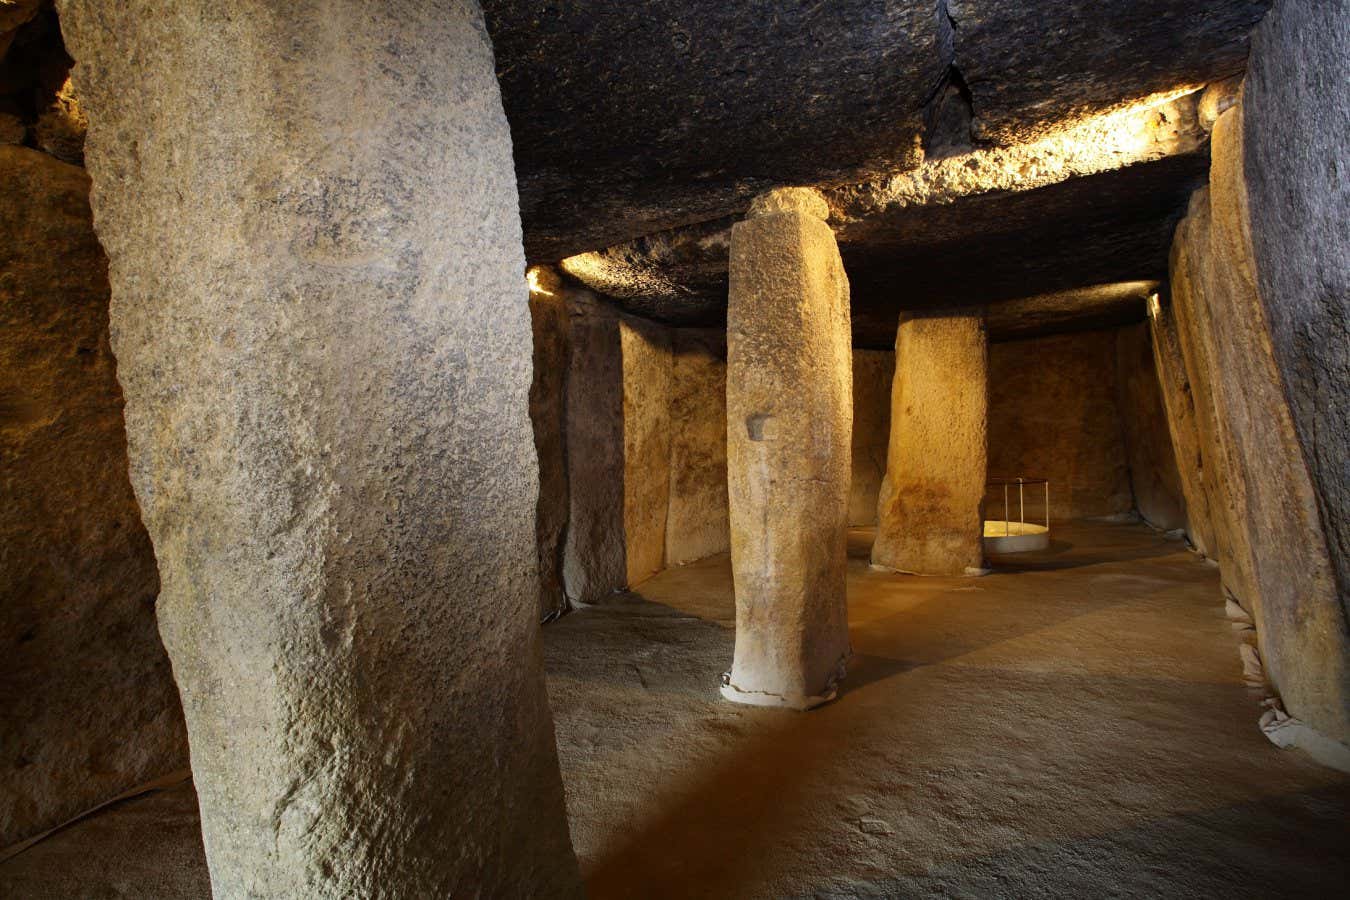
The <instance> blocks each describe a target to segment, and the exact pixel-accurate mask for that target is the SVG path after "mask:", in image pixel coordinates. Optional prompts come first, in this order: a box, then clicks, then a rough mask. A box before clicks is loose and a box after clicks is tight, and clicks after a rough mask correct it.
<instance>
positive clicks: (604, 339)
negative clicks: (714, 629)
mask: <svg viewBox="0 0 1350 900" xmlns="http://www.w3.org/2000/svg"><path fill="white" fill-rule="evenodd" d="M566 304H567V322H568V331H567V340H568V349H567V354H568V355H567V359H568V362H567V383H566V388H565V391H564V401H565V403H566V409H565V413H564V415H565V418H566V429H565V438H566V451H565V452H566V460H567V497H568V510H567V530H566V539H565V541H564V546H563V586H564V589H565V590H566V592H567V597H568V598H569V599H570V600H571V601H573V602H576V603H600V602H603V601H604V600H605V599H607V598H608V597H610V596H611V595H612V594H613V593H614V592H615V591H620V590H623V588H625V587H626V586H627V584H628V563H627V555H626V548H625V546H624V482H623V476H624V435H623V371H624V369H623V351H622V344H621V339H620V326H619V315H618V313H617V312H615V310H614V309H613V307H611V306H609V305H607V304H605V303H602V302H601V301H600V300H599V299H598V298H597V297H596V296H595V295H594V294H592V293H590V292H589V291H571V292H569V293H568V294H567V297H566Z"/></svg>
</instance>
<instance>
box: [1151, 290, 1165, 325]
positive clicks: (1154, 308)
mask: <svg viewBox="0 0 1350 900" xmlns="http://www.w3.org/2000/svg"><path fill="white" fill-rule="evenodd" d="M1160 312H1162V304H1161V303H1160V302H1159V301H1158V295H1157V294H1156V293H1154V294H1149V295H1148V317H1149V318H1150V319H1156V318H1158V313H1160Z"/></svg>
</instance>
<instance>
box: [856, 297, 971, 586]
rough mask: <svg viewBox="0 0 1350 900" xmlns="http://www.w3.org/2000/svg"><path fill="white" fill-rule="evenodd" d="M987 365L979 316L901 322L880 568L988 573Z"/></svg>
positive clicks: (880, 514)
mask: <svg viewBox="0 0 1350 900" xmlns="http://www.w3.org/2000/svg"><path fill="white" fill-rule="evenodd" d="M988 357H989V354H988V348H987V341H986V337H985V330H984V323H983V321H981V319H980V317H979V316H978V315H969V314H953V315H941V314H934V315H923V316H912V315H902V316H901V318H900V325H899V328H898V329H897V331H896V338H895V384H894V387H893V389H892V393H891V445H890V453H889V455H888V457H887V461H886V477H885V478H884V479H882V482H881V499H880V501H879V502H878V506H877V539H876V543H875V544H874V545H873V546H872V564H873V565H875V566H877V567H879V568H884V569H891V570H893V571H897V572H909V573H914V574H918V575H969V574H978V573H979V572H980V571H982V569H983V566H984V542H983V533H984V527H983V522H982V521H981V516H980V503H981V501H982V500H983V498H984V485H985V479H986V478H987V475H988V473H987V471H986V469H987V465H988V463H987V460H988V451H989V447H988V421H989V386H988V382H989V358H988Z"/></svg>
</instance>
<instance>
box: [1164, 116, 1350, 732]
mask: <svg viewBox="0 0 1350 900" xmlns="http://www.w3.org/2000/svg"><path fill="white" fill-rule="evenodd" d="M1243 116H1244V111H1243V109H1242V107H1241V106H1239V107H1235V108H1233V109H1230V110H1228V111H1227V112H1225V113H1223V114H1222V115H1220V116H1219V119H1218V120H1217V122H1216V123H1215V126H1214V164H1213V168H1212V170H1211V175H1210V182H1211V186H1210V190H1209V191H1208V192H1201V193H1199V194H1197V197H1196V198H1195V200H1194V201H1193V202H1192V205H1191V214H1190V216H1188V219H1187V225H1188V227H1187V228H1186V229H1184V230H1179V232H1178V241H1179V242H1184V243H1187V244H1189V247H1188V248H1187V250H1188V253H1189V257H1190V265H1191V272H1190V276H1189V279H1184V280H1182V279H1176V278H1174V280H1173V285H1174V291H1176V290H1177V287H1178V285H1179V282H1180V283H1181V284H1184V285H1185V286H1186V287H1187V288H1188V289H1187V290H1184V291H1181V292H1179V293H1178V294H1177V303H1178V305H1179V306H1180V307H1181V308H1183V309H1188V312H1189V316H1190V320H1191V322H1192V328H1193V332H1194V336H1195V339H1196V343H1197V344H1198V345H1199V346H1200V350H1201V352H1200V353H1198V354H1196V357H1197V359H1198V360H1200V361H1201V362H1202V363H1204V362H1207V363H1208V365H1209V366H1210V368H1209V377H1210V382H1211V394H1212V396H1211V400H1212V402H1213V403H1214V405H1215V412H1216V419H1217V421H1218V426H1219V427H1218V431H1219V434H1218V437H1219V446H1221V447H1222V448H1223V452H1224V453H1225V454H1226V460H1227V470H1228V473H1227V474H1228V478H1227V479H1226V482H1225V483H1224V484H1223V490H1224V493H1225V500H1226V501H1227V504H1226V508H1225V511H1226V512H1227V513H1228V514H1229V516H1230V518H1229V521H1228V528H1227V532H1228V536H1229V540H1230V542H1231V544H1232V546H1231V555H1230V556H1229V557H1221V567H1224V569H1225V571H1224V581H1225V585H1226V586H1230V585H1231V588H1230V589H1232V591H1233V593H1234V594H1235V595H1236V596H1237V599H1238V601H1239V602H1240V603H1241V604H1242V606H1243V607H1244V608H1246V609H1249V610H1251V611H1252V613H1253V618H1254V619H1255V620H1256V626H1257V637H1258V639H1259V646H1260V650H1261V659H1262V663H1263V664H1264V668H1265V671H1266V673H1267V674H1268V676H1269V678H1270V680H1271V682H1272V683H1273V684H1274V685H1275V687H1276V688H1277V690H1278V691H1279V692H1280V694H1281V696H1282V698H1283V700H1284V704H1285V707H1286V708H1287V709H1288V711H1289V713H1290V714H1291V715H1293V716H1295V717H1297V718H1299V719H1301V720H1303V721H1304V722H1306V723H1307V724H1308V725H1309V726H1311V727H1312V728H1314V729H1315V730H1317V731H1320V732H1322V733H1323V734H1326V735H1328V736H1330V737H1332V738H1333V739H1336V740H1339V741H1341V742H1342V743H1350V627H1348V626H1347V621H1346V615H1345V608H1344V605H1343V598H1342V596H1341V595H1340V592H1339V591H1338V589H1337V585H1336V576H1335V568H1334V563H1333V561H1332V559H1331V556H1330V553H1329V550H1328V543H1327V538H1326V532H1325V531H1324V530H1323V526H1322V518H1321V513H1320V509H1319V505H1318V496H1317V492H1316V490H1315V488H1314V485H1313V481H1312V479H1311V477H1310V474H1309V470H1308V466H1307V463H1306V462H1305V457H1304V452H1303V446H1302V445H1301V444H1300V442H1299V438H1298V434H1297V432H1296V430H1295V426H1294V421H1293V416H1292V413H1291V410H1290V406H1289V403H1288V400H1287V396H1288V395H1287V394H1286V386H1285V384H1284V381H1283V378H1282V376H1281V372H1280V369H1279V364H1278V361H1277V358H1276V355H1275V350H1274V346H1273V342H1272V332H1271V331H1270V326H1269V325H1268V319H1267V316H1266V312H1265V308H1266V307H1265V305H1263V304H1262V301H1261V297H1260V295H1259V286H1258V279H1257V269H1256V263H1255V261H1254V258H1253V250H1252V243H1251V232H1250V225H1249V222H1250V212H1249V210H1248V205H1247V204H1248V201H1247V186H1246V182H1245V177H1244V158H1245V157H1244V143H1243V136H1244V131H1243ZM1206 208H1207V215H1205V211H1206ZM1270 302H1274V301H1270ZM1267 305H1268V304H1267ZM1187 361H1188V366H1189V364H1190V362H1191V357H1190V356H1188V357H1187Z"/></svg>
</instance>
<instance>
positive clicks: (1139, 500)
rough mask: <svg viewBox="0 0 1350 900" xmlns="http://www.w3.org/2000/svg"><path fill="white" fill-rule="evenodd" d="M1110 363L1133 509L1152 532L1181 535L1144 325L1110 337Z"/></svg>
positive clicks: (1181, 510)
mask: <svg viewBox="0 0 1350 900" xmlns="http://www.w3.org/2000/svg"><path fill="white" fill-rule="evenodd" d="M1116 358H1117V365H1118V369H1117V371H1118V376H1117V384H1118V385H1119V388H1120V415H1121V418H1122V419H1123V421H1124V424H1125V450H1126V454H1127V458H1128V459H1129V463H1130V489H1131V490H1132V491H1133V493H1134V508H1135V509H1136V510H1137V511H1138V512H1139V515H1140V516H1142V517H1143V519H1144V521H1145V522H1148V523H1149V524H1150V525H1152V526H1153V527H1155V528H1161V529H1162V530H1163V531H1172V530H1174V529H1177V528H1182V529H1184V528H1185V527H1186V500H1185V496H1184V494H1183V493H1182V490H1181V476H1180V475H1179V474H1178V472H1177V460H1176V455H1175V454H1174V453H1173V452H1172V435H1171V433H1170V432H1169V430H1168V427H1167V409H1166V407H1164V406H1163V400H1162V389H1161V387H1159V384H1158V371H1157V368H1156V367H1155V366H1154V363H1153V346H1152V341H1151V340H1150V338H1149V331H1148V325H1146V324H1144V323H1140V324H1138V325H1131V326H1129V327H1127V328H1121V329H1119V330H1118V331H1117V332H1116Z"/></svg>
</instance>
